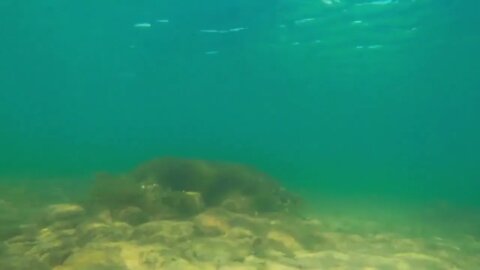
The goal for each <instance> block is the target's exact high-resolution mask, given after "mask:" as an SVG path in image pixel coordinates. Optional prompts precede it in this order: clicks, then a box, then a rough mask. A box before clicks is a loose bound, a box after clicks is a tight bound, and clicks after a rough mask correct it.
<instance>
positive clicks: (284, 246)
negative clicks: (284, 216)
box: [265, 230, 303, 255]
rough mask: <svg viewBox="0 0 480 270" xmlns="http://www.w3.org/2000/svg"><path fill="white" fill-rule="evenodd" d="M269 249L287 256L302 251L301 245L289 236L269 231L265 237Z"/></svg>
mask: <svg viewBox="0 0 480 270" xmlns="http://www.w3.org/2000/svg"><path fill="white" fill-rule="evenodd" d="M265 239H266V241H267V245H268V246H269V247H270V248H271V249H275V250H279V251H281V252H284V253H285V254H287V255H293V254H295V253H296V252H299V251H302V250H303V247H302V245H301V244H300V243H299V242H298V241H297V240H296V239H295V238H294V237H293V236H291V235H289V234H287V233H285V232H281V231H275V230H274V231H270V232H268V233H267V235H266V237H265Z"/></svg>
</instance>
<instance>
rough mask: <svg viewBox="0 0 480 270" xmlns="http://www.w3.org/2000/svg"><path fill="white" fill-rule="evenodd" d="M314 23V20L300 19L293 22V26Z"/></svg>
mask: <svg viewBox="0 0 480 270" xmlns="http://www.w3.org/2000/svg"><path fill="white" fill-rule="evenodd" d="M313 21H315V18H305V19H300V20H296V21H295V24H297V25H298V24H305V23H310V22H313Z"/></svg>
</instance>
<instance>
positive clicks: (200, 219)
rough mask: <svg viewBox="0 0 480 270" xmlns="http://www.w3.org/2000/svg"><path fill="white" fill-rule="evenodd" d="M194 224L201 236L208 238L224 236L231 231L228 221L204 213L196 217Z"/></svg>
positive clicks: (218, 216)
mask: <svg viewBox="0 0 480 270" xmlns="http://www.w3.org/2000/svg"><path fill="white" fill-rule="evenodd" d="M194 223H195V226H196V228H197V230H198V231H199V232H200V233H201V234H203V235H208V236H218V235H224V234H226V233H227V232H228V231H229V230H230V225H229V224H228V223H227V221H226V219H225V218H222V217H221V216H220V215H215V214H213V213H202V214H200V215H198V216H196V217H195V219H194Z"/></svg>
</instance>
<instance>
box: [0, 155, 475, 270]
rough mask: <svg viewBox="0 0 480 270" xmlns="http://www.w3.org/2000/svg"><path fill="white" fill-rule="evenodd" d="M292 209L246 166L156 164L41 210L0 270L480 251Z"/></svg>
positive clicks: (397, 267)
mask: <svg viewBox="0 0 480 270" xmlns="http://www.w3.org/2000/svg"><path fill="white" fill-rule="evenodd" d="M0 206H1V205H0ZM8 207H9V205H7V204H6V203H3V208H4V209H8ZM298 208H299V199H298V198H297V197H296V196H294V195H292V194H291V193H289V192H288V191H286V190H284V189H282V188H281V187H280V186H279V184H278V183H277V182H275V181H273V180H272V179H270V178H269V177H268V176H266V175H264V174H262V173H259V172H257V171H255V170H252V169H249V168H247V167H244V166H240V165H235V164H223V163H222V164H220V163H212V162H206V161H197V160H179V159H159V160H154V161H152V162H149V163H147V164H145V165H142V166H140V167H139V168H137V169H135V170H134V171H133V172H131V173H128V174H125V175H119V176H113V175H108V174H101V175H99V176H98V178H97V180H96V182H95V184H94V186H93V188H92V191H91V195H90V196H89V197H88V198H87V199H86V200H84V201H82V202H77V203H71V202H70V203H60V204H50V205H48V206H46V207H44V208H43V209H42V211H41V212H40V214H39V215H38V218H37V219H36V220H32V221H29V222H25V223H23V224H21V225H20V226H19V228H17V230H16V231H15V232H14V233H10V234H9V235H8V237H5V238H4V239H1V240H4V241H3V242H2V243H1V244H0V269H2V270H3V269H9V270H25V269H33V270H36V269H38V270H159V269H161V270H164V269H165V270H174V269H175V270H177V269H178V270H184V269H185V270H189V269H192V270H193V269H199V270H210V269H211V270H236V269H239V270H240V269H242V270H243V269H245V270H249V269H252V270H257V269H258V270H289V269H310V270H315V269H328V270H330V269H331V270H357V269H362V270H367V269H368V270H390V269H392V270H409V269H411V270H447V269H449V270H453V269H467V268H464V267H463V268H460V267H461V263H458V261H457V260H456V259H455V258H458V257H461V256H462V250H461V249H464V248H465V249H466V248H469V249H470V250H471V251H472V252H473V251H474V250H479V249H478V247H476V246H475V245H476V242H475V241H474V240H471V239H470V240H468V241H467V240H466V241H465V243H467V242H468V244H465V246H462V247H457V246H453V245H451V244H450V243H449V241H448V239H442V238H438V237H437V238H434V239H425V238H408V237H405V236H404V235H400V234H394V233H387V232H381V231H378V230H375V229H370V230H365V227H366V226H371V222H367V223H360V222H358V221H352V220H344V221H342V220H338V219H328V218H326V217H325V218H324V219H322V220H321V221H320V220H317V219H309V218H302V217H301V216H300V215H299V212H298V211H299V209H298ZM0 211H3V210H2V209H0ZM5 211H6V210H5ZM365 224H369V225H365ZM461 262H462V263H463V265H475V264H477V263H480V261H479V260H478V259H477V258H476V257H475V256H470V257H469V256H464V259H463V260H462V261H461Z"/></svg>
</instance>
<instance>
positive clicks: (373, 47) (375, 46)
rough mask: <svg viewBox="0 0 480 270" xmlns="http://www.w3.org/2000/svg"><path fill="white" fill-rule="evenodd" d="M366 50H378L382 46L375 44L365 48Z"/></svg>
mask: <svg viewBox="0 0 480 270" xmlns="http://www.w3.org/2000/svg"><path fill="white" fill-rule="evenodd" d="M367 48H368V49H373V50H374V49H380V48H383V45H378V44H375V45H370V46H368V47H367Z"/></svg>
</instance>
